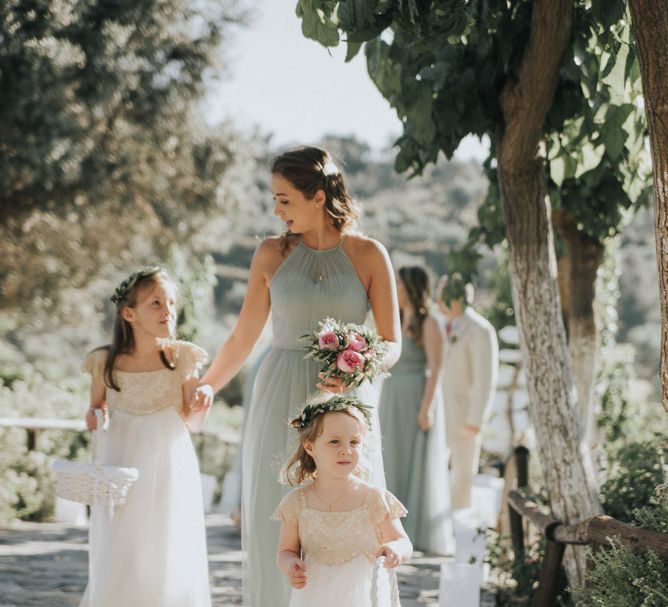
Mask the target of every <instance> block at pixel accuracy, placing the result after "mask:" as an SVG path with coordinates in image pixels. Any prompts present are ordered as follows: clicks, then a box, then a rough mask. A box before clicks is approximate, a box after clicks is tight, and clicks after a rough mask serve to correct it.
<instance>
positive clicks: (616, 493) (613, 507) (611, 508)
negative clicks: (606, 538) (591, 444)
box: [601, 437, 668, 522]
mask: <svg viewBox="0 0 668 607" xmlns="http://www.w3.org/2000/svg"><path fill="white" fill-rule="evenodd" d="M666 456H668V444H667V443H666V440H665V439H663V438H661V437H655V438H654V439H653V440H650V441H649V442H643V443H630V444H628V445H623V446H621V447H619V448H617V449H616V450H615V452H613V453H611V454H610V457H609V462H610V463H609V465H608V469H607V470H606V471H605V476H606V480H605V481H604V482H603V484H602V485H601V497H602V501H603V508H604V511H605V513H606V514H608V515H609V516H613V517H614V518H616V519H619V520H620V521H624V522H630V521H631V520H632V519H633V511H634V510H635V509H637V508H640V507H643V506H647V505H648V504H649V503H650V499H651V497H652V495H653V493H654V489H655V488H656V486H657V485H659V484H660V483H662V482H663V480H664V472H663V462H664V461H666Z"/></svg>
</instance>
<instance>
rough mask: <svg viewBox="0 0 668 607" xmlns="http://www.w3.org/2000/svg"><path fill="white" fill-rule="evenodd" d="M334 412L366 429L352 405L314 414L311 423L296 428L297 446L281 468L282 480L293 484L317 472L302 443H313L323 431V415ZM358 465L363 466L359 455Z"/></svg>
mask: <svg viewBox="0 0 668 607" xmlns="http://www.w3.org/2000/svg"><path fill="white" fill-rule="evenodd" d="M335 413H339V414H341V413H342V414H345V415H349V416H350V417H354V418H355V419H356V420H357V421H358V422H359V424H360V427H361V428H362V432H365V431H366V428H367V422H366V419H365V417H364V415H362V413H361V412H360V410H359V409H357V408H356V407H353V406H352V405H351V406H349V407H345V408H343V409H337V410H336V411H323V412H322V413H319V414H317V415H315V417H314V418H313V421H312V422H311V423H309V424H308V425H307V426H305V427H304V428H301V429H299V430H298V432H299V446H298V447H297V449H296V450H295V452H294V453H293V454H292V457H291V458H290V459H289V460H288V463H287V464H286V465H285V467H284V468H283V473H282V476H283V478H282V480H283V481H285V482H287V483H288V484H289V485H292V486H295V485H301V484H302V483H303V482H304V481H307V480H310V479H313V478H315V476H316V473H317V469H316V465H315V460H314V459H313V458H312V457H311V456H310V455H309V454H308V453H307V451H306V448H305V446H304V445H305V444H306V443H311V444H313V442H314V441H315V439H316V438H318V437H319V436H320V435H321V434H322V432H323V426H324V423H325V416H327V415H334V414H335ZM360 465H361V466H362V467H364V463H363V461H362V458H361V456H360Z"/></svg>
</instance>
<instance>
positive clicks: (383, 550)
mask: <svg viewBox="0 0 668 607" xmlns="http://www.w3.org/2000/svg"><path fill="white" fill-rule="evenodd" d="M379 556H384V557H385V569H394V568H395V567H398V566H399V565H401V556H399V554H398V553H397V552H395V551H394V548H392V543H391V542H390V543H389V544H383V545H382V546H381V547H380V548H379V549H378V552H377V553H376V558H378V557H379Z"/></svg>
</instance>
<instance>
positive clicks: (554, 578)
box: [531, 537, 566, 607]
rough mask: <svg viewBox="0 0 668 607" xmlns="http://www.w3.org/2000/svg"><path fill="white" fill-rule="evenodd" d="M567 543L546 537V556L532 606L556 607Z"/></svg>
mask: <svg viewBox="0 0 668 607" xmlns="http://www.w3.org/2000/svg"><path fill="white" fill-rule="evenodd" d="M565 549H566V545H565V544H562V543H560V542H555V541H554V540H553V539H550V538H549V537H546V538H545V556H544V557H543V562H542V563H541V566H540V574H539V575H538V587H537V588H536V592H535V594H534V595H533V600H532V601H531V607H555V606H556V605H557V595H558V593H559V578H560V577H561V569H562V568H561V561H562V559H563V558H564V550H565Z"/></svg>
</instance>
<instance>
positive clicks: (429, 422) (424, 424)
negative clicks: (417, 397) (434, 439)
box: [417, 407, 434, 432]
mask: <svg viewBox="0 0 668 607" xmlns="http://www.w3.org/2000/svg"><path fill="white" fill-rule="evenodd" d="M417 423H418V426H419V428H420V430H422V432H428V431H429V430H431V427H432V426H433V425H434V412H433V411H432V410H431V409H425V408H424V407H423V408H421V409H420V412H419V413H418V416H417Z"/></svg>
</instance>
